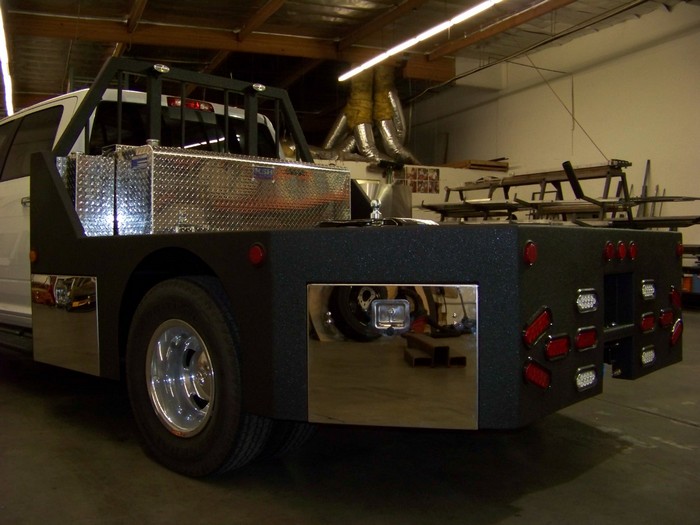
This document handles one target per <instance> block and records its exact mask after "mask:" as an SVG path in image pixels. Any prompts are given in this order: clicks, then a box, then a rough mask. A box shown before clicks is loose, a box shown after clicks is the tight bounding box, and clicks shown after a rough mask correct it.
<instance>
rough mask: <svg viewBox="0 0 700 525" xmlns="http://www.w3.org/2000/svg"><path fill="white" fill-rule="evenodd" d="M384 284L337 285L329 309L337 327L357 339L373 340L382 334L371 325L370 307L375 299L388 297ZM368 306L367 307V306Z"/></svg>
mask: <svg viewBox="0 0 700 525" xmlns="http://www.w3.org/2000/svg"><path fill="white" fill-rule="evenodd" d="M386 296H387V290H386V288H384V287H383V286H336V287H335V288H333V291H332V292H331V296H330V299H329V301H328V309H329V310H330V312H331V315H332V316H333V322H334V323H335V326H336V328H338V330H339V331H340V333H341V334H343V335H344V336H345V337H347V338H350V339H354V340H356V341H373V340H374V339H377V338H378V337H381V334H379V333H377V331H376V330H374V329H373V328H372V326H371V319H370V315H369V307H368V305H369V304H371V301H372V300H374V299H386ZM365 307H366V308H365Z"/></svg>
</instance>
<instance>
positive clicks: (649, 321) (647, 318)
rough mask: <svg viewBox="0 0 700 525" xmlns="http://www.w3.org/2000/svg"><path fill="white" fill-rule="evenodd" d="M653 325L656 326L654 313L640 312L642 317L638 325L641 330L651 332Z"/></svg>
mask: <svg viewBox="0 0 700 525" xmlns="http://www.w3.org/2000/svg"><path fill="white" fill-rule="evenodd" d="M654 326H656V316H655V315H654V313H653V312H647V313H645V314H642V319H641V321H640V323H639V327H640V328H641V329H642V332H651V331H652V330H653V329H654Z"/></svg>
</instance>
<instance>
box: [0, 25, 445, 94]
mask: <svg viewBox="0 0 700 525" xmlns="http://www.w3.org/2000/svg"><path fill="white" fill-rule="evenodd" d="M5 27H6V28H7V30H8V33H9V34H10V35H25V36H36V37H48V38H61V39H66V38H70V39H77V40H82V41H87V42H106V43H115V42H117V43H123V44H126V45H147V46H160V47H184V48H195V49H215V50H217V51H219V52H240V53H260V54H265V55H279V56H288V57H300V58H309V59H316V60H335V61H339V62H347V63H359V62H365V61H366V60H369V59H371V58H372V57H373V56H375V55H376V50H372V49H367V48H360V47H349V48H348V49H345V50H343V51H338V50H337V49H336V43H335V42H333V41H330V40H322V39H313V38H295V37H292V36H284V35H270V34H258V33H253V34H251V35H250V36H249V37H248V38H246V39H245V40H243V41H239V40H237V39H236V38H234V33H233V32H232V31H223V30H217V29H206V28H192V27H180V26H177V27H175V26H163V25H157V24H149V23H146V22H141V23H139V25H138V29H137V30H136V31H134V32H133V33H129V32H128V31H127V27H126V25H125V24H124V23H123V22H120V21H110V20H95V19H77V18H66V17H51V16H42V15H35V14H32V13H26V12H21V13H20V12H9V13H8V14H7V18H6V22H5ZM409 62H410V60H409ZM419 62H424V59H423V58H422V56H421V57H420V60H419ZM452 69H453V70H454V66H452ZM409 70H410V71H412V70H413V69H409ZM415 70H416V71H418V70H420V71H422V72H423V73H422V74H428V72H429V71H430V70H431V69H430V68H426V67H423V66H422V67H421V68H415ZM432 70H433V71H435V72H437V73H436V74H437V75H438V77H439V78H434V79H433V80H436V81H442V80H443V78H442V77H443V75H444V65H443V62H442V61H441V62H440V63H439V64H438V65H437V66H435V67H433V68H432ZM405 74H406V73H405ZM409 78H411V77H409ZM419 78H425V77H423V76H421V77H419ZM428 80H430V79H428Z"/></svg>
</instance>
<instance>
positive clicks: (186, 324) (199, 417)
mask: <svg viewBox="0 0 700 525" xmlns="http://www.w3.org/2000/svg"><path fill="white" fill-rule="evenodd" d="M126 376H127V377H126V379H127V386H128V390H129V398H130V401H131V406H132V410H133V412H134V417H135V420H136V424H137V426H138V429H139V432H140V435H141V441H142V444H143V447H144V449H145V450H146V452H147V453H148V454H149V455H150V456H151V457H153V458H154V459H155V460H156V461H158V462H160V463H161V464H163V465H165V466H166V467H167V468H169V469H171V470H173V471H175V472H179V473H181V474H184V475H187V476H192V477H202V476H208V475H212V474H219V473H223V472H225V471H227V470H231V469H234V468H239V467H242V466H243V465H245V464H247V463H248V462H249V461H251V460H253V459H254V458H255V457H256V456H257V455H258V454H259V453H260V451H261V450H262V449H263V447H264V445H265V443H266V442H267V438H268V436H269V433H270V425H271V421H270V420H269V419H267V418H262V417H258V416H254V415H250V414H246V413H244V412H242V410H241V379H240V365H239V357H238V351H237V337H236V331H235V326H234V323H233V319H232V317H231V314H230V308H229V306H228V299H227V297H226V295H225V293H224V291H223V289H222V288H221V285H220V283H219V282H218V281H217V280H216V279H213V278H205V277H202V278H179V279H171V280H168V281H164V282H161V283H159V284H157V285H156V286H154V287H153V288H152V289H151V290H150V291H149V292H148V293H147V294H146V295H145V296H144V298H143V299H142V301H141V303H140V304H139V306H138V308H137V309H136V312H135V314H134V317H133V322H132V325H131V329H130V331H129V339H128V343H127V356H126ZM166 386H167V387H166Z"/></svg>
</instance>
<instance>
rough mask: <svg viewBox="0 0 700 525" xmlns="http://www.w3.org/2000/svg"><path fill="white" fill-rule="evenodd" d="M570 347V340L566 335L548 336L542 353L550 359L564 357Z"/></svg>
mask: <svg viewBox="0 0 700 525" xmlns="http://www.w3.org/2000/svg"><path fill="white" fill-rule="evenodd" d="M570 348H571V342H570V341H569V336H568V335H562V336H558V337H550V338H549V341H547V344H546V345H545V346H544V355H545V357H546V358H547V359H549V360H550V361H554V360H555V359H562V358H563V357H566V355H567V354H568V353H569V349H570Z"/></svg>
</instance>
